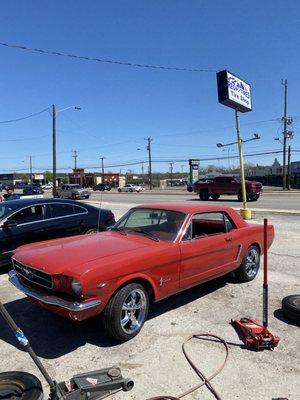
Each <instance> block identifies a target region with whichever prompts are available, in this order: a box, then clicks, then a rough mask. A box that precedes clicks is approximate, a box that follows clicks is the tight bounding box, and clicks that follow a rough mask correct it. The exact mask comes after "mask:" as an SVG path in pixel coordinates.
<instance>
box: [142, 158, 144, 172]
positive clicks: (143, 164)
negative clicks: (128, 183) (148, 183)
mask: <svg viewBox="0 0 300 400" xmlns="http://www.w3.org/2000/svg"><path fill="white" fill-rule="evenodd" d="M142 175H144V161H142Z"/></svg>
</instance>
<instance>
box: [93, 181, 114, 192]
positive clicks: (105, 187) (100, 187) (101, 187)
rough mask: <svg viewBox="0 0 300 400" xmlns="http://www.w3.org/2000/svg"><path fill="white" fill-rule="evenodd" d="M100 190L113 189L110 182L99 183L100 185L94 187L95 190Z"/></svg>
mask: <svg viewBox="0 0 300 400" xmlns="http://www.w3.org/2000/svg"><path fill="white" fill-rule="evenodd" d="M97 190H99V191H100V192H104V190H107V191H108V192H110V191H111V186H110V184H109V183H98V185H95V186H94V187H93V191H94V192H96V191H97Z"/></svg>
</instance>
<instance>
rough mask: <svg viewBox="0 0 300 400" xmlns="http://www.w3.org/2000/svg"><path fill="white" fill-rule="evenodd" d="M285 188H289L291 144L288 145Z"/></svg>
mask: <svg viewBox="0 0 300 400" xmlns="http://www.w3.org/2000/svg"><path fill="white" fill-rule="evenodd" d="M287 165H288V167H287V185H286V186H287V190H291V146H289V147H288V162H287Z"/></svg>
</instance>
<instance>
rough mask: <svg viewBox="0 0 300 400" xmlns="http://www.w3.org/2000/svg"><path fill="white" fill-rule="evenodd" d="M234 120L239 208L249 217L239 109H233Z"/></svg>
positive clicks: (245, 216) (246, 217)
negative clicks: (240, 188) (241, 205)
mask: <svg viewBox="0 0 300 400" xmlns="http://www.w3.org/2000/svg"><path fill="white" fill-rule="evenodd" d="M235 122H236V133H237V142H238V151H239V160H240V174H241V186H242V197H243V209H242V210H241V215H242V216H243V218H245V219H251V211H250V210H248V209H247V192H246V184H245V172H244V160H243V141H242V139H241V135H240V131H241V130H240V118H239V111H238V110H235Z"/></svg>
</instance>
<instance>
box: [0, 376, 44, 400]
mask: <svg viewBox="0 0 300 400" xmlns="http://www.w3.org/2000/svg"><path fill="white" fill-rule="evenodd" d="M13 398H16V399H18V400H42V398H43V389H42V384H41V382H40V380H39V379H38V378H37V377H36V376H34V375H32V374H28V373H27V372H19V371H9V372H1V373H0V399H1V400H11V399H13Z"/></svg>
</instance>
